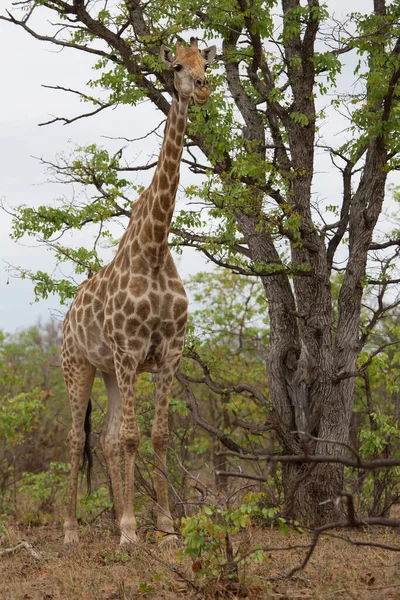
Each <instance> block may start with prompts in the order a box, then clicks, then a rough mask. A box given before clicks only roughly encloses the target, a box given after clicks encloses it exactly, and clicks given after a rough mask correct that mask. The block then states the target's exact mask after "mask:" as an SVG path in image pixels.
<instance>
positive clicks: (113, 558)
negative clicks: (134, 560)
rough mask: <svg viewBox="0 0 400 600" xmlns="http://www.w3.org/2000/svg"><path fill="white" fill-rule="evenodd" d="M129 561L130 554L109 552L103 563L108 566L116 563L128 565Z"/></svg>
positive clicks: (119, 551) (118, 551)
mask: <svg viewBox="0 0 400 600" xmlns="http://www.w3.org/2000/svg"><path fill="white" fill-rule="evenodd" d="M128 561H129V554H127V553H126V552H123V551H122V550H115V551H114V552H107V553H106V554H105V555H104V556H103V562H104V564H106V565H110V564H114V563H126V562H128Z"/></svg>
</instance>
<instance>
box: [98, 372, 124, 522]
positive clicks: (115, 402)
mask: <svg viewBox="0 0 400 600" xmlns="http://www.w3.org/2000/svg"><path fill="white" fill-rule="evenodd" d="M103 379H104V384H105V386H106V391H107V398H108V407H107V414H106V418H105V421H104V425H103V428H102V431H101V435H100V443H101V447H102V449H103V454H104V456H105V459H106V461H107V466H108V469H109V473H110V479H111V488H112V493H113V497H114V506H115V512H116V517H117V523H118V525H119V523H120V520H121V517H122V512H123V506H124V488H123V482H122V475H121V464H120V441H119V432H120V429H121V422H122V402H121V395H120V392H119V388H118V383H117V378H116V376H115V375H114V374H110V373H103Z"/></svg>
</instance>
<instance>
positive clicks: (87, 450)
mask: <svg viewBox="0 0 400 600" xmlns="http://www.w3.org/2000/svg"><path fill="white" fill-rule="evenodd" d="M91 413H92V401H91V400H90V399H89V403H88V406H87V409H86V415H85V425H84V430H85V445H84V447H83V464H82V469H83V471H84V470H85V468H86V482H87V493H88V496H89V495H90V493H91V491H92V468H93V455H92V449H91V447H90V432H91V431H92V425H91V421H90V415H91Z"/></svg>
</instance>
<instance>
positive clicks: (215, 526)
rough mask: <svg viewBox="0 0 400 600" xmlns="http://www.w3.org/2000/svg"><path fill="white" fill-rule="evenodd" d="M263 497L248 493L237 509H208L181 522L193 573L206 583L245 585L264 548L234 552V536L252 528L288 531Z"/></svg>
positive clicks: (181, 552) (184, 547) (210, 507)
mask: <svg viewBox="0 0 400 600" xmlns="http://www.w3.org/2000/svg"><path fill="white" fill-rule="evenodd" d="M263 496H264V494H263V493H262V492H261V493H259V494H254V493H253V492H249V493H248V494H247V495H246V496H245V497H244V501H243V503H242V504H241V505H240V506H239V507H237V508H231V507H229V506H225V507H221V506H206V507H205V508H203V509H202V510H201V511H200V512H199V513H197V514H196V515H194V516H191V517H186V518H185V519H182V529H181V533H182V535H183V549H182V550H181V551H180V554H181V555H183V554H184V553H185V554H187V555H188V556H189V557H190V558H191V559H192V560H193V571H194V572H195V574H196V577H197V578H198V579H199V580H201V579H203V581H207V583H210V582H217V581H218V582H220V583H221V582H225V583H226V584H228V585H229V583H230V584H238V583H241V584H242V585H246V581H245V573H246V568H247V567H248V565H249V564H251V563H253V562H260V561H263V560H265V556H264V552H263V551H262V549H261V548H257V547H255V548H252V549H251V550H250V551H249V548H248V544H247V543H246V544H240V543H239V545H238V547H237V549H236V551H234V549H233V542H232V536H233V535H236V534H238V533H239V532H240V531H244V530H249V528H250V527H251V526H253V525H255V524H256V525H261V524H262V525H263V526H265V525H270V526H278V528H279V531H280V533H281V534H282V535H286V534H287V533H288V531H289V528H288V524H287V522H286V520H285V519H283V518H282V517H279V516H278V515H277V512H278V509H277V508H273V507H270V508H265V507H263V506H262V503H261V500H262V498H263Z"/></svg>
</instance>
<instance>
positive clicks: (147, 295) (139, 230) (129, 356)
mask: <svg viewBox="0 0 400 600" xmlns="http://www.w3.org/2000/svg"><path fill="white" fill-rule="evenodd" d="M214 56H215V46H213V47H211V48H207V49H206V50H203V51H202V52H201V53H200V51H199V50H198V48H197V42H196V41H195V40H192V41H191V46H190V48H183V47H182V46H181V45H180V44H179V45H178V47H177V55H176V58H174V57H173V56H172V52H171V51H170V49H169V48H166V47H163V48H162V57H163V59H164V62H166V63H167V64H168V65H169V66H170V68H171V69H173V70H174V87H175V95H174V98H173V100H172V104H171V109H170V112H169V115H168V119H167V124H166V128H165V134H164V140H163V145H162V149H161V154H160V158H159V161H158V164H157V168H156V172H155V175H154V177H153V180H152V183H151V184H150V187H149V188H148V189H147V190H145V191H144V192H143V193H142V195H141V196H140V198H139V199H138V200H137V201H136V202H135V203H134V204H133V207H132V215H131V219H130V222H129V225H128V227H127V229H126V231H125V233H124V235H123V236H122V238H121V241H120V244H119V247H118V251H117V253H116V255H115V257H114V259H113V260H112V261H111V263H110V264H109V265H107V266H106V267H104V268H103V269H101V271H99V272H98V273H96V274H95V275H94V276H93V277H91V278H90V279H88V280H87V281H85V282H84V283H83V284H82V285H80V286H79V288H78V290H77V294H76V297H75V299H74V301H73V303H72V305H71V308H70V310H69V311H68V313H67V316H66V318H65V321H64V327H63V342H62V351H61V368H62V371H63V375H64V379H65V383H66V386H67V390H68V395H69V400H70V404H71V411H72V428H71V431H70V433H69V436H68V437H69V445H70V451H71V475H70V500H69V505H68V511H67V516H66V519H65V522H64V531H65V538H64V541H65V543H75V542H77V541H78V534H77V520H76V499H77V482H78V472H79V462H80V458H81V456H82V452H83V447H84V443H85V432H84V422H85V416H86V411H87V408H88V402H89V398H90V392H91V388H92V385H93V380H94V377H95V374H96V370H100V371H101V372H102V374H103V378H104V383H105V386H106V391H107V397H108V410H107V415H106V418H105V422H104V426H103V429H102V433H101V436H100V440H101V444H102V448H103V452H104V454H105V457H106V460H107V464H108V467H109V471H110V477H111V483H112V487H113V494H114V501H115V508H116V513H117V519H118V522H119V524H120V528H121V544H125V543H130V542H132V541H134V540H135V539H136V520H135V515H134V511H133V493H134V465H135V454H136V451H137V448H138V445H139V437H140V433H139V429H138V426H137V422H136V414H135V382H136V379H137V376H138V375H139V374H140V373H141V372H143V371H150V370H152V369H153V368H156V369H157V377H156V409H155V418H154V422H153V426H152V444H153V449H154V453H155V467H156V491H157V526H158V528H159V529H160V530H162V531H165V532H169V533H173V522H172V518H171V514H170V510H169V503H168V487H167V479H166V454H167V446H168V439H169V432H168V406H169V395H170V391H171V387H172V383H173V378H174V374H175V371H176V369H177V367H178V364H179V361H180V359H181V356H182V352H183V346H184V337H185V330H186V323H187V307H188V301H187V297H186V293H185V290H184V287H183V285H182V282H181V280H180V278H179V275H178V272H177V269H176V267H175V264H174V261H173V258H172V256H171V253H170V252H169V249H168V233H169V227H170V223H171V219H172V215H173V211H174V206H175V197H176V192H177V188H178V183H179V170H180V162H181V155H182V149H183V142H184V134H185V129H186V123H187V111H188V106H189V102H190V100H191V99H193V100H194V102H195V103H196V104H200V105H201V104H205V103H206V102H207V100H208V96H209V88H208V84H207V81H206V78H205V75H204V71H205V67H206V65H207V64H208V62H211V61H212V60H213V58H214ZM120 446H122V448H123V451H124V460H125V469H124V471H125V480H124V481H123V478H122V474H121V469H120Z"/></svg>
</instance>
